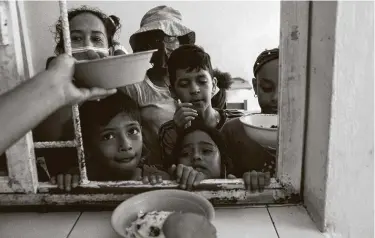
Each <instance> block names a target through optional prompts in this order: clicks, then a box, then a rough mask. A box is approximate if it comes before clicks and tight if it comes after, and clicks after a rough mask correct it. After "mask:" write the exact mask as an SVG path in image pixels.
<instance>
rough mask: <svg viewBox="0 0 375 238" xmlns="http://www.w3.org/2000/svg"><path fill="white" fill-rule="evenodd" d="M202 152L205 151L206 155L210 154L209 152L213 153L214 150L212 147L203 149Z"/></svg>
mask: <svg viewBox="0 0 375 238" xmlns="http://www.w3.org/2000/svg"><path fill="white" fill-rule="evenodd" d="M202 152H203V154H204V155H209V154H211V153H212V152H213V151H212V150H210V149H203V150H202Z"/></svg>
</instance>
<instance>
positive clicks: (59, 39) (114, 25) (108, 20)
mask: <svg viewBox="0 0 375 238" xmlns="http://www.w3.org/2000/svg"><path fill="white" fill-rule="evenodd" d="M82 13H90V14H93V15H94V16H96V17H98V18H99V19H100V20H101V21H102V22H103V24H104V26H105V29H106V31H107V36H108V44H109V46H110V47H111V46H113V45H114V43H115V42H114V36H115V34H116V33H117V32H118V31H119V30H120V28H121V24H120V18H118V17H117V16H114V15H110V16H107V15H106V14H104V13H103V12H102V11H101V10H99V9H97V8H92V7H88V6H85V5H84V6H81V7H79V8H74V9H71V10H69V11H68V20H69V22H70V21H71V20H72V19H73V18H74V17H76V16H78V15H80V14H82ZM62 27H63V26H62V19H61V17H60V18H59V20H57V22H56V25H55V32H54V35H55V42H56V47H55V54H56V55H59V54H62V53H64V40H63V39H64V37H63V29H62Z"/></svg>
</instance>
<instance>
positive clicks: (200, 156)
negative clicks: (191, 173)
mask: <svg viewBox="0 0 375 238" xmlns="http://www.w3.org/2000/svg"><path fill="white" fill-rule="evenodd" d="M178 159H179V163H180V164H183V165H186V166H191V167H193V168H194V169H196V170H197V171H199V172H202V173H204V174H206V175H208V177H209V178H220V174H221V173H220V172H221V156H220V151H219V149H218V148H217V146H216V144H215V142H214V141H213V140H212V139H211V137H210V136H209V135H208V134H207V133H205V132H203V131H194V132H191V133H189V134H188V135H186V136H185V138H184V140H183V142H182V150H181V154H180V157H179V158H178Z"/></svg>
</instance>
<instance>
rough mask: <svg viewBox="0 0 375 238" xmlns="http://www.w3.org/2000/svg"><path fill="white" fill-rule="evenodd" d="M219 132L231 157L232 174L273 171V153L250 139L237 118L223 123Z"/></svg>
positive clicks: (240, 175)
mask: <svg viewBox="0 0 375 238" xmlns="http://www.w3.org/2000/svg"><path fill="white" fill-rule="evenodd" d="M221 133H222V135H223V138H224V140H225V143H226V146H227V152H228V156H229V157H230V158H231V159H232V163H233V171H232V172H233V175H235V176H236V177H242V176H243V174H244V173H245V172H249V171H251V170H255V171H257V172H270V173H271V176H272V175H274V173H275V167H276V163H275V160H276V159H275V155H273V154H272V153H270V152H268V151H266V150H265V149H264V148H263V147H262V146H261V145H260V144H258V143H257V142H256V141H254V140H252V139H250V138H249V137H248V136H247V135H246V132H245V130H244V128H243V125H242V123H241V121H240V120H239V118H236V119H233V120H230V121H228V122H227V123H225V125H224V126H223V128H222V129H221Z"/></svg>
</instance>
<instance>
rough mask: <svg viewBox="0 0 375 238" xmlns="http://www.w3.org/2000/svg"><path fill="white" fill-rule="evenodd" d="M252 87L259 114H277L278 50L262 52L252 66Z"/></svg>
mask: <svg viewBox="0 0 375 238" xmlns="http://www.w3.org/2000/svg"><path fill="white" fill-rule="evenodd" d="M253 72H254V78H253V87H254V91H255V94H256V96H257V97H258V102H259V106H260V108H261V112H262V113H264V114H277V108H278V94H279V90H278V88H279V49H278V48H274V49H272V50H265V51H263V52H262V53H261V54H260V55H259V56H258V58H257V59H256V61H255V63H254V66H253Z"/></svg>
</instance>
